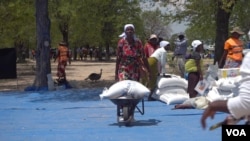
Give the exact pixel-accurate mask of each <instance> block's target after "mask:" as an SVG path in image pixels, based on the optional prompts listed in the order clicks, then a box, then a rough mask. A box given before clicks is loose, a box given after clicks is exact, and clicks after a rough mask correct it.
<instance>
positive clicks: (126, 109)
mask: <svg viewBox="0 0 250 141" xmlns="http://www.w3.org/2000/svg"><path fill="white" fill-rule="evenodd" d="M122 114H123V119H124V121H126V120H128V118H129V107H128V106H123V108H122Z"/></svg>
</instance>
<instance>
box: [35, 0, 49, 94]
mask: <svg viewBox="0 0 250 141" xmlns="http://www.w3.org/2000/svg"><path fill="white" fill-rule="evenodd" d="M35 7H36V14H35V15H36V29H37V32H36V38H37V50H36V77H35V81H34V84H33V86H34V87H35V88H36V89H37V90H39V89H40V88H44V87H47V86H48V83H47V74H50V73H51V65H50V56H49V53H50V44H51V40H50V19H49V16H48V0H36V3H35Z"/></svg>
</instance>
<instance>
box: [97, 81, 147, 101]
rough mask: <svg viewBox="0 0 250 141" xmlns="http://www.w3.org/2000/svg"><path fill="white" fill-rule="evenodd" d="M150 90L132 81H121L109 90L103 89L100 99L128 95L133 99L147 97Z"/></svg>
mask: <svg viewBox="0 0 250 141" xmlns="http://www.w3.org/2000/svg"><path fill="white" fill-rule="evenodd" d="M149 93H150V90H149V89H148V88H147V87H145V86H144V85H142V84H141V83H139V82H137V81H133V80H123V81H119V82H116V83H115V84H113V85H112V86H111V87H110V88H109V89H108V88H104V90H103V92H102V94H100V95H99V96H100V98H101V99H103V98H109V99H115V98H118V97H120V96H126V95H129V96H131V97H133V98H135V99H138V98H142V97H144V96H146V95H149Z"/></svg>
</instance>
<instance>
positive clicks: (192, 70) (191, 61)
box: [185, 40, 204, 98]
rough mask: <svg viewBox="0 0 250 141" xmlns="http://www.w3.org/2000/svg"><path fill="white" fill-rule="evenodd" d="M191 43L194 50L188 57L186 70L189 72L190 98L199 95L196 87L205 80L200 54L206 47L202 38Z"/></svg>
mask: <svg viewBox="0 0 250 141" xmlns="http://www.w3.org/2000/svg"><path fill="white" fill-rule="evenodd" d="M191 45H192V47H193V52H192V53H191V54H189V55H188V56H187V57H186V59H187V62H186V63H185V71H186V72H187V73H188V78H187V80H188V88H187V93H188V94H189V98H194V97H196V96H197V95H198V92H197V91H196V90H195V89H194V88H195V86H196V85H197V84H198V82H199V81H200V80H203V70H202V63H203V61H202V57H201V55H200V54H201V53H202V52H203V50H204V49H203V44H202V42H201V41H200V40H194V41H193V42H192V44H191Z"/></svg>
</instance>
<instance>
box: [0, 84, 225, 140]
mask: <svg viewBox="0 0 250 141" xmlns="http://www.w3.org/2000/svg"><path fill="white" fill-rule="evenodd" d="M100 93H102V89H101V88H97V89H66V90H58V91H36V92H34V91H24V92H0V115H1V116H0V125H1V126H0V139H1V140H3V141H23V140H25V141H34V140H35V141H52V140H53V141H69V140H70V141H71V140H72V141H80V140H81V141H117V140H119V141H128V140H129V141H152V140H162V141H163V140H169V141H183V140H185V141H219V140H221V128H218V129H216V130H214V131H209V130H208V129H207V130H203V129H202V128H201V125H200V118H201V114H202V112H203V110H197V109H185V110H171V108H173V105H166V104H164V103H162V102H159V101H151V102H149V101H145V102H144V105H145V113H144V115H141V114H140V113H139V112H138V111H136V112H135V119H136V122H134V123H133V124H131V125H130V126H124V125H123V124H118V123H117V117H116V110H117V109H116V105H114V103H112V102H111V101H110V100H109V99H103V100H100V98H99V94H100ZM140 104H141V103H139V104H138V107H140ZM225 116H226V114H222V113H218V114H216V117H215V119H214V120H211V119H208V122H207V124H208V125H212V124H214V123H217V122H219V121H221V120H223V119H224V118H225Z"/></svg>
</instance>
